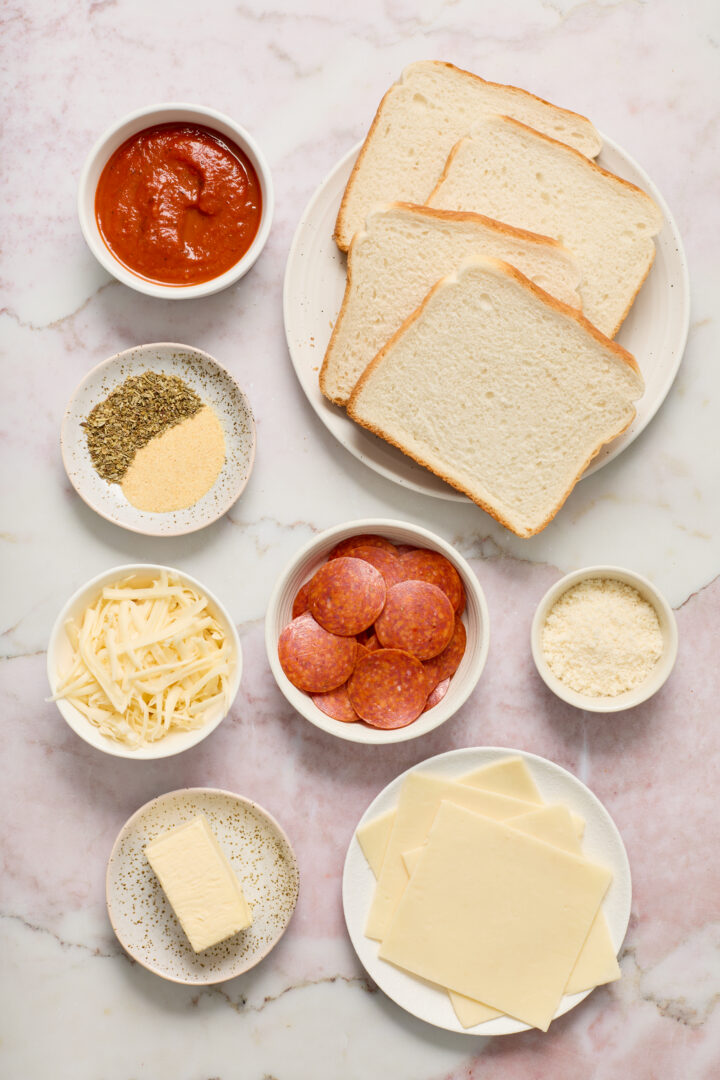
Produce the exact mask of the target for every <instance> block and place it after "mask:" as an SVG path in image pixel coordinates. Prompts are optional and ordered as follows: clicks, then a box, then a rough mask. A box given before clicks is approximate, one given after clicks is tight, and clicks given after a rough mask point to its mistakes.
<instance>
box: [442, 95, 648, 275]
mask: <svg viewBox="0 0 720 1080" xmlns="http://www.w3.org/2000/svg"><path fill="white" fill-rule="evenodd" d="M495 119H497V120H502V121H503V123H506V124H510V125H511V126H514V127H518V128H520V129H521V130H522V131H528V132H529V133H530V134H531V135H533V136H535V137H536V138H538V139H543V140H544V141H545V142H548V143H550V145H551V146H557V147H559V148H560V150H565V151H568V152H569V153H571V154H573V155H574V156H575V157H576V158H577V159H578V160H579V161H581V162H583V163H584V164H585V165H587V166H589V168H590V169H591V171H595V172H598V173H601V174H602V175H603V176H605V177H607V179H608V180H611V181H613V182H614V183H616V184H618V185H620V187H624V188H629V189H630V190H631V191H633V192H635V193H636V194H638V195H642V197H643V198H644V199H646V200H647V201H648V203H649V204H650V206H651V207H652V208H653V210H655V211H657V215H656V216H657V219H658V220H657V222H656V224H657V228H656V229H655V232H653V233H651V234H650V237H651V238H652V237H655V236H657V235H658V233H659V232H660V231H661V229H662V227H663V225H664V224H665V217H664V214H663V212H662V209H661V208H660V207H659V206H658V204H657V203H656V202H655V200H654V199H653V197H652V195H648V193H647V191H643V189H642V188H641V187H638V185H637V184H633V182H632V180H626V179H625V178H624V177H623V176H618V175H617V173H614V172H610V170H609V169H604V168H603V166H602V165H598V163H597V161H594V160H592V159H591V158H588V157H585V155H584V154H582V153H581V152H580V151H579V150H576V149H575V147H574V146H568V144H567V143H564V142H562V141H561V140H560V139H554V138H553V137H552V135H546V134H545V132H544V131H538V130H537V128H534V127H530V125H529V124H524V123H523V121H522V120H516V119H515V117H514V116H506V115H505V114H504V113H496V114H495V116H494V117H493V118H492V120H491V122H494V120H495ZM481 122H482V121H481ZM472 139H473V133H472V132H468V134H467V135H463V137H462V139H458V141H457V142H456V143H455V145H454V146H453V148H452V149H451V151H450V153H449V154H448V156H447V160H446V161H445V166H444V168H443V171H442V175H441V176H440V179H439V180H438V182H437V184H436V185H435V187H434V188H433V189H432V191H431V192H430V194H429V195H428V197H427V203H426V205H428V206H430V203H431V200H432V199H433V197H434V196H435V195H436V194H437V192H438V189H439V188H440V187H441V186H442V184H443V183H444V181H445V180H446V179H447V175H448V172H449V170H450V166H451V165H452V163H453V161H454V160H455V157H456V155H457V153H458V151H459V149H460V147H461V146H463V145H464V144H465V143H466V142H468V141H472ZM431 209H432V208H431ZM434 209H440V208H439V207H436V208H434ZM643 280H644V279H643ZM641 284H642V283H641Z"/></svg>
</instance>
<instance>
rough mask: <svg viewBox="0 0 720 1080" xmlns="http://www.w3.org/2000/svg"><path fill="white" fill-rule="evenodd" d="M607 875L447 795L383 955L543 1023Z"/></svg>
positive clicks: (585, 932)
mask: <svg viewBox="0 0 720 1080" xmlns="http://www.w3.org/2000/svg"><path fill="white" fill-rule="evenodd" d="M486 794H487V793H486ZM497 797H498V798H499V797H500V796H497ZM396 828H397V825H396ZM392 841H393V837H391V844H392ZM388 854H389V852H388ZM387 858H388V857H387V856H386V860H385V861H386V863H387ZM400 861H402V860H400ZM384 870H385V867H383V872H384ZM610 880H611V875H610V872H609V871H608V870H606V869H605V868H604V867H601V866H597V865H595V864H593V863H590V862H588V861H587V860H585V859H581V858H579V857H578V856H576V855H571V854H569V853H567V852H564V851H560V850H559V849H558V848H554V847H552V846H551V845H550V844H547V843H545V842H543V841H541V840H537V839H536V838H535V837H532V836H527V835H525V834H523V833H520V832H518V831H517V830H515V829H513V828H511V827H509V826H508V825H506V824H503V823H502V822H500V821H497V820H488V819H487V818H485V817H481V816H480V815H479V814H478V813H472V812H471V811H468V810H466V809H465V808H464V807H461V806H457V805H454V804H452V803H448V802H443V804H442V805H441V807H440V810H439V811H438V813H437V816H436V818H435V821H434V824H433V826H432V829H431V831H430V835H429V837H428V841H427V844H426V845H425V849H424V851H423V855H422V857H421V858H420V860H419V862H418V864H417V866H416V867H415V871H414V873H413V875H412V878H411V879H410V881H409V883H408V885H407V888H406V889H405V891H404V893H403V895H402V898H401V899H400V902H399V904H398V906H397V910H396V911H395V913H394V917H393V918H392V920H391V923H390V925H389V927H388V929H387V933H386V935H385V937H384V939H383V941H382V944H381V946H380V952H379V955H380V956H381V957H382V958H383V959H385V960H388V961H390V962H391V963H393V964H396V965H398V966H400V967H403V968H406V969H407V970H408V971H411V972H413V973H414V974H416V975H419V976H421V977H422V978H425V979H430V980H431V981H432V982H435V983H439V984H440V985H442V986H446V987H448V988H449V989H452V990H455V991H457V992H458V993H460V994H464V995H465V996H466V997H469V998H473V999H474V1000H476V1001H478V1002H485V1003H487V1005H489V1006H490V1007H491V1008H493V1009H497V1010H499V1011H501V1012H504V1013H507V1014H508V1015H510V1016H513V1017H516V1018H517V1019H519V1020H522V1021H524V1022H525V1023H528V1024H531V1025H532V1026H534V1027H538V1028H540V1029H541V1030H543V1031H546V1030H547V1028H548V1026H549V1024H550V1021H551V1019H552V1017H553V1015H554V1013H555V1010H556V1008H557V1005H558V1003H559V1001H560V999H561V997H562V995H563V992H564V988H565V986H566V984H567V981H568V978H569V976H570V973H571V971H572V968H573V966H574V965H575V962H576V960H577V958H578V955H579V953H580V949H581V947H582V945H583V942H584V941H585V938H586V937H587V935H588V931H589V929H590V926H591V924H592V922H593V920H594V918H595V915H596V913H597V911H598V909H599V907H600V904H601V903H602V899H603V896H604V894H605V892H606V890H607V887H608V885H609V883H610Z"/></svg>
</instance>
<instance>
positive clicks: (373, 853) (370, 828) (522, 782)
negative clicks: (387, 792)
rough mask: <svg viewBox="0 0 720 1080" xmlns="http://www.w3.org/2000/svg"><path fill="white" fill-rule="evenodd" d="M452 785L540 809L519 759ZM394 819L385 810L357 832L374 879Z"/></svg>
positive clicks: (577, 823)
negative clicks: (505, 797)
mask: <svg viewBox="0 0 720 1080" xmlns="http://www.w3.org/2000/svg"><path fill="white" fill-rule="evenodd" d="M455 783H458V784H466V785H468V786H469V787H477V788H482V790H483V791H492V792H494V793H495V794H497V795H505V796H507V797H508V798H512V799H519V800H521V801H524V802H528V803H530V804H536V805H538V806H542V805H543V800H542V796H541V795H540V792H539V791H538V789H537V785H536V784H535V781H534V780H533V778H532V776H531V775H530V770H529V769H528V767H527V765H526V764H525V762H524V761H523V759H522V758H518V757H515V758H501V760H500V761H493V762H491V763H490V764H489V765H482V766H481V767H480V768H479V769H474V770H473V772H471V773H466V774H465V775H464V776H459V777H458V778H457V780H456V781H455ZM395 816H396V811H395V810H386V811H385V813H384V814H379V815H378V817H376V818H372V820H371V821H368V822H367V824H365V825H363V826H362V827H361V828H359V829H358V831H357V838H358V843H359V844H360V847H361V848H362V851H363V855H364V856H365V858H366V859H367V861H368V865H369V866H370V869H371V870H372V872H373V874H374V875H375V877H376V878H379V877H380V873H381V870H382V864H383V860H384V858H385V853H386V851H387V848H388V841H389V839H390V834H391V833H392V830H393V826H394V824H395ZM571 818H572V821H573V827H574V829H575V831H576V833H577V835H578V836H580V837H581V836H582V834H583V830H584V827H585V822H584V821H583V819H582V818H581V817H580V816H579V815H578V814H571Z"/></svg>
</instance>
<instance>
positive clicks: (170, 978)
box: [105, 786, 300, 986]
mask: <svg viewBox="0 0 720 1080" xmlns="http://www.w3.org/2000/svg"><path fill="white" fill-rule="evenodd" d="M172 795H190V796H193V795H226V796H228V797H229V798H231V799H237V800H238V802H242V803H245V805H246V806H249V807H251V808H252V809H253V810H258V811H259V813H260V814H262V816H263V817H265V818H266V819H267V820H268V821H269V822H270V824H271V825H272V827H273V828H274V829H275V830H276V831H277V833H278V834H279V835H280V837H281V839H282V840H283V841H284V843H285V844H286V846H287V850H288V852H289V853H290V860H291V864H292V868H293V870H294V871H295V876H296V878H297V883H298V891H297V894H296V896H295V903H294V904H293V908H292V911H291V912H290V915H289V917H288V920H287V922H286V923H285V925H284V927H283V928H282V930H281V931H280V933H279V934H278V936H277V937H276V938H274V939H273V940H272V941H271V942H270V944H269V945H268V946H267V948H266V949H265V951H264V952H263V953H261V955H260V956H258V957H257V959H256V960H254V961H253V963H252V964H251V965H250V967H246V968H243V970H242V971H239V972H238V974H237V975H233V976H231V978H233V979H236V978H238V976H239V975H244V974H245V972H247V971H252V969H253V968H254V967H257V965H258V964H260V963H262V961H263V960H264V959H265V957H266V956H267V955H268V953H271V952H272V950H273V949H274V948H275V946H276V945H277V943H278V942H279V941H280V939H281V938H282V937H283V936H284V934H285V931H286V930H287V928H288V926H289V925H290V923H291V921H292V917H293V915H294V914H295V908H296V907H297V902H298V897H299V895H300V863H299V862H298V857H297V855H296V854H295V849H294V848H293V846H292V844H291V843H290V838H289V836H288V834H287V833H286V832H285V830H284V829H283V827H282V825H281V824H280V822H279V821H278V820H277V818H276V817H274V815H273V814H271V813H270V811H269V810H266V809H265V807H264V806H261V805H260V803H258V802H255V800H254V799H249V798H248V797H247V795H239V794H238V793H237V791H229V790H228V789H227V788H217V787H197V786H196V787H187V788H174V789H173V790H172V791H163V792H161V793H160V795H155V797H154V798H152V799H148V801H147V802H146V803H143V805H142V806H139V807H138V808H137V810H135V812H134V813H132V814H131V815H130V817H129V818H128V819H127V821H126V822H125V823H124V825H122V826H121V828H120V830H119V832H118V834H117V836H116V837H115V840H114V841H113V846H112V848H111V849H110V854H109V856H108V861H107V866H106V869H105V906H106V908H107V913H108V919H109V920H110V925H111V926H112V928H113V931H114V933H115V937H116V938H117V939H118V941H119V942H120V944H121V945H122V947H123V949H124V951H125V952H127V953H128V956H131V955H132V958H133V960H135V961H136V962H137V963H138V964H140V966H141V967H144V968H145V970H146V971H150V972H151V973H152V974H153V975H157V976H159V978H161V979H165V980H166V981H167V982H173V983H177V984H178V985H180V986H214V985H215V984H216V983H217V982H227V981H228V980H227V978H226V977H225V976H223V977H222V978H221V979H218V980H212V981H210V982H206V983H200V982H187V981H186V980H185V979H181V978H178V976H176V975H167V974H165V973H164V972H161V971H160V970H159V969H158V968H155V967H151V966H150V964H148V963H147V962H146V961H145V960H144V959H142V958H141V957H139V956H135V955H134V954H131V953H130V952H128V950H127V949H125V946H124V945H123V943H122V941H121V939H120V935H119V934H118V931H117V927H116V925H115V920H114V919H113V914H112V908H111V903H110V867H111V865H112V863H113V861H114V860H115V859H116V858H117V848H118V846H119V844H120V841H121V840H122V838H123V836H124V835H125V833H126V832H127V830H128V829H129V828H130V827H131V826H132V825H133V824H134V822H135V820H136V819H137V818H138V817H140V815H141V814H144V813H146V812H147V811H148V810H149V809H150V807H151V806H153V805H154V804H155V803H157V802H159V801H160V800H161V799H167V798H169V797H170V796H172Z"/></svg>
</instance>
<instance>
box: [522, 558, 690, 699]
mask: <svg viewBox="0 0 720 1080" xmlns="http://www.w3.org/2000/svg"><path fill="white" fill-rule="evenodd" d="M530 641H531V647H532V654H533V660H534V661H535V666H536V667H537V669H538V672H539V674H540V676H541V678H542V679H543V681H544V682H545V684H546V686H548V687H549V688H550V690H552V691H553V693H555V694H556V695H557V696H558V697H559V698H562V700H563V701H567V702H568V704H570V705H574V706H575V707H576V708H578V709H585V710H587V711H588V712H605V713H608V712H621V711H622V710H623V709H631V708H633V706H635V705H640V704H641V703H642V702H643V701H647V699H648V698H649V697H652V695H653V694H655V693H656V692H657V691H658V690H659V689H660V687H661V686H662V685H663V683H664V682H665V680H666V679H667V678H668V676H669V675H670V672H671V671H672V669H673V665H674V664H675V658H676V656H677V646H678V632H677V623H676V621H675V615H674V614H673V610H672V608H671V607H670V605H669V604H668V602H667V600H666V599H665V597H664V596H663V595H662V593H660V592H659V590H658V589H657V588H656V587H655V586H654V585H653V584H652V583H651V582H649V581H648V580H647V579H646V578H644V577H641V576H640V574H635V573H633V572H632V571H631V570H624V569H623V568H622V567H619V566H591V567H587V568H586V569H584V570H576V571H574V573H572V574H567V575H566V576H565V577H564V578H561V579H560V581H558V582H556V584H555V585H553V586H552V588H550V589H549V590H548V591H547V592H546V593H545V596H544V597H543V598H542V600H541V601H540V603H539V604H538V607H537V610H536V612H535V617H534V619H533V623H532V630H531V634H530Z"/></svg>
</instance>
